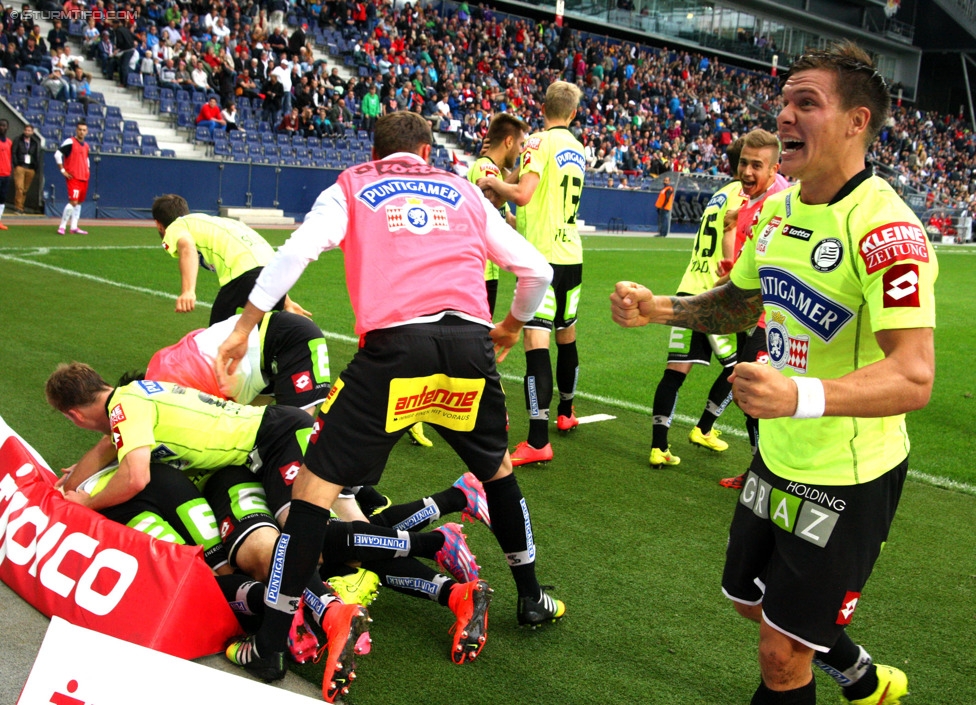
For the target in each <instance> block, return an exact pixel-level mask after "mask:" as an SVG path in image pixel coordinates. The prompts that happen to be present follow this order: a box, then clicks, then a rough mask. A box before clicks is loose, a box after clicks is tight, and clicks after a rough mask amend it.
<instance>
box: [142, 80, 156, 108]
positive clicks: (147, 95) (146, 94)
mask: <svg viewBox="0 0 976 705" xmlns="http://www.w3.org/2000/svg"><path fill="white" fill-rule="evenodd" d="M142 100H143V102H146V101H149V102H150V103H155V102H156V101H158V100H159V86H157V85H156V84H153V85H151V86H150V85H148V84H147V85H146V87H145V88H143V89H142Z"/></svg>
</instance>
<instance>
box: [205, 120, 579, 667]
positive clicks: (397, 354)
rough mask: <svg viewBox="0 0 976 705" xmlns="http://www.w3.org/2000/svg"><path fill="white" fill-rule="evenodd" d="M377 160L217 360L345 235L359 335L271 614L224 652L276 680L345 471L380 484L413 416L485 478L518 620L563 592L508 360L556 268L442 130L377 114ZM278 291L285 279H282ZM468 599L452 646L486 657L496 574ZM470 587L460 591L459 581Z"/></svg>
mask: <svg viewBox="0 0 976 705" xmlns="http://www.w3.org/2000/svg"><path fill="white" fill-rule="evenodd" d="M374 137H375V143H374V147H373V154H374V158H375V159H376V160H375V161H371V162H368V163H366V164H360V165H358V166H354V167H351V168H350V169H347V170H346V171H344V172H343V173H342V174H341V175H340V176H339V180H338V182H337V183H336V184H335V185H334V186H332V187H330V188H328V189H326V190H325V191H324V192H323V193H322V194H321V195H320V196H319V198H318V199H317V200H316V202H315V205H314V206H313V207H312V211H311V212H310V213H309V214H308V216H307V217H306V219H305V222H304V224H303V225H302V226H301V227H300V228H299V229H298V230H297V231H296V232H295V233H294V234H293V235H292V237H291V238H290V239H289V240H288V242H286V243H285V244H284V245H283V246H282V247H281V248H280V249H279V250H278V252H277V254H276V255H275V258H274V259H273V260H272V261H271V263H270V264H268V265H267V266H266V267H265V269H264V271H263V272H262V273H261V276H260V277H259V278H258V280H257V283H256V284H255V287H254V291H252V292H251V296H250V299H249V302H248V305H247V307H246V308H245V310H244V313H243V314H242V316H241V319H240V320H239V321H238V323H237V325H236V327H235V329H234V331H233V332H232V333H231V335H230V336H229V337H228V339H227V341H226V342H225V343H224V344H223V345H222V346H221V347H220V350H219V352H218V357H217V374H218V376H220V375H224V374H233V372H234V368H235V367H236V364H237V362H238V361H239V360H240V359H241V358H242V357H243V356H244V355H245V354H246V352H247V339H248V335H249V333H250V331H251V329H252V328H253V327H254V326H255V325H256V324H257V323H258V322H259V321H260V320H261V318H262V316H263V311H265V310H267V309H268V308H269V304H271V303H273V301H276V300H277V299H278V298H280V296H281V295H282V294H284V293H285V292H287V291H288V290H289V289H290V288H291V286H292V285H293V284H294V283H295V281H296V280H297V279H298V277H299V276H300V275H301V273H302V271H303V270H304V268H305V266H306V265H307V264H308V263H309V262H310V261H312V260H314V259H316V258H317V257H318V256H319V254H321V253H322V252H323V251H325V250H329V249H333V248H335V247H341V248H342V250H343V252H344V254H345V267H346V282H347V286H348V290H349V298H350V300H351V302H352V306H353V311H354V313H355V315H356V332H357V333H358V334H359V335H360V336H361V339H362V343H363V344H362V347H361V348H360V349H359V351H358V352H357V353H356V356H355V357H354V358H353V360H352V362H350V364H349V366H348V367H347V368H346V369H345V370H344V371H343V372H342V374H341V375H340V376H339V378H338V379H336V380H335V383H334V384H333V387H332V390H331V392H330V394H329V396H328V398H326V400H325V402H324V403H323V404H322V408H321V411H320V413H319V417H318V425H319V428H320V430H319V433H318V434H317V435H316V436H313V438H312V439H311V442H310V445H309V447H308V451H307V453H306V455H305V464H304V465H303V466H302V467H301V469H300V470H299V474H298V477H297V479H296V481H295V484H294V487H293V493H292V505H291V513H290V515H289V517H288V522H287V523H286V525H285V528H284V530H283V533H282V537H281V540H280V541H279V543H278V546H277V548H276V550H275V560H274V562H273V565H272V568H271V570H272V573H273V576H272V582H276V583H277V584H279V585H280V589H279V590H277V591H276V594H275V595H274V596H272V595H271V594H270V593H269V596H268V597H267V598H266V603H267V605H268V607H269V610H268V615H267V617H266V618H265V621H264V623H263V624H262V627H261V630H260V631H259V632H258V633H257V634H256V635H255V636H254V637H249V638H248V639H246V640H243V641H241V642H238V643H236V644H235V645H232V647H231V648H230V649H229V650H228V657H229V658H231V660H232V661H234V662H235V663H238V664H239V665H242V666H244V667H245V668H247V669H248V670H250V671H251V672H252V673H256V674H258V675H260V676H262V677H264V678H266V679H269V680H273V679H276V678H280V677H282V676H283V675H284V669H283V667H280V668H279V667H278V666H277V665H276V664H278V663H280V659H279V658H278V656H277V654H280V653H281V652H283V651H284V650H285V643H286V637H287V633H288V627H289V625H290V624H291V620H292V614H293V613H294V612H295V610H296V609H297V606H298V596H300V595H301V591H302V586H303V585H304V583H305V582H307V579H308V576H309V575H311V574H312V572H314V570H315V564H316V560H317V557H318V551H319V548H320V547H321V546H322V537H323V535H324V532H325V527H326V525H327V524H328V521H329V508H330V507H331V506H332V504H333V502H335V500H336V497H337V496H338V494H339V492H340V490H341V489H342V487H343V485H348V486H354V485H363V484H375V483H376V482H377V481H378V480H379V479H380V476H381V474H382V472H383V468H384V465H385V464H386V460H387V458H388V456H389V453H390V451H391V449H392V447H393V445H394V444H395V443H396V441H397V440H398V439H399V438H400V437H401V436H402V435H403V434H404V433H405V432H406V430H407V428H408V427H410V426H411V425H412V424H414V423H416V422H418V421H423V422H427V423H430V424H433V425H434V426H435V427H436V428H437V430H438V432H439V433H440V434H441V436H443V437H444V439H445V440H446V441H447V442H448V444H449V445H450V446H451V447H452V448H453V449H454V450H455V452H457V453H458V455H459V456H460V457H461V458H462V460H463V461H464V462H465V464H466V465H467V466H468V468H469V470H470V471H471V472H473V473H474V474H475V476H477V477H478V479H480V480H482V481H483V482H484V488H485V495H486V497H487V501H488V509H489V511H490V513H491V517H492V530H493V531H494V534H495V538H496V540H497V541H498V543H499V545H500V546H501V548H502V551H503V552H504V553H505V557H506V559H507V561H508V563H509V566H510V569H511V572H512V576H513V577H514V579H515V583H516V587H517V591H518V595H519V601H518V621H519V622H520V623H521V624H527V625H530V626H537V625H540V624H542V623H545V622H550V621H555V620H556V619H558V618H560V617H562V615H563V614H564V612H565V605H563V603H562V602H560V601H559V600H554V599H553V598H552V597H550V596H549V595H548V594H546V593H545V592H544V591H543V590H542V588H541V587H540V585H539V582H538V580H537V578H536V574H535V558H536V549H535V545H534V543H533V540H532V528H531V521H530V519H529V512H528V508H527V505H526V502H525V499H524V498H523V496H522V492H521V490H520V489H519V486H518V482H517V481H516V479H515V475H514V474H513V472H512V464H511V458H510V456H509V453H508V449H507V446H508V433H507V431H506V412H505V398H504V393H503V392H502V388H501V383H500V379H499V375H498V372H497V370H496V369H495V352H498V359H499V361H500V360H502V359H504V357H505V354H506V353H507V352H508V350H509V349H510V348H511V347H512V346H513V345H515V343H516V342H518V339H519V336H520V333H521V329H522V326H523V325H524V323H525V321H528V320H530V319H531V318H532V316H533V314H534V313H535V311H536V310H537V309H538V307H539V305H540V303H541V302H542V299H543V297H544V296H545V293H546V289H547V287H548V285H549V282H550V280H551V277H552V269H551V267H550V266H549V265H548V263H546V261H545V259H544V258H543V256H542V255H541V254H539V253H538V251H536V249H535V248H534V247H532V245H530V244H529V243H528V242H526V241H525V240H524V239H523V238H522V237H520V236H519V235H518V233H516V232H515V231H514V230H512V229H511V228H510V227H509V226H508V225H507V224H506V223H505V221H504V220H503V219H502V217H501V216H500V215H499V214H498V210H497V209H496V208H495V207H494V206H493V205H492V204H491V203H490V202H489V201H488V200H487V199H486V198H485V197H484V196H483V195H482V193H481V192H480V191H479V190H478V189H477V188H476V187H475V186H474V185H472V184H470V183H469V182H468V181H466V180H465V179H462V178H460V177H457V176H454V175H452V174H448V173H446V172H444V171H441V170H439V169H435V168H433V167H431V166H429V165H428V163H427V160H428V158H429V156H430V151H431V145H432V143H433V137H432V135H431V132H430V127H429V125H428V123H427V122H426V121H425V120H424V119H423V118H421V117H420V116H419V115H416V114H414V113H410V112H397V113H391V114H389V115H386V116H384V117H382V118H380V119H379V120H378V121H377V123H376V128H375V133H374ZM487 259H491V261H493V262H496V263H497V264H498V265H499V266H500V267H502V268H503V269H506V270H507V271H510V272H513V273H514V274H515V275H516V276H517V277H518V283H517V288H516V292H515V297H514V299H513V302H512V306H511V309H510V311H509V313H508V315H507V316H506V317H505V320H504V321H502V322H501V323H499V324H498V325H495V326H492V324H491V322H490V319H489V314H488V304H487V301H486V297H485V295H484V288H483V287H484V284H483V282H484V272H485V262H486V260H487ZM279 292H280V293H279ZM457 589H459V590H464V591H465V592H464V593H463V594H464V595H466V596H467V597H465V600H466V601H467V604H468V605H470V609H469V611H468V612H467V613H465V614H466V616H462V614H460V613H459V616H458V624H457V627H458V634H459V640H456V642H455V647H454V648H455V650H456V652H459V653H464V654H466V655H467V659H465V658H461V659H460V660H458V659H455V662H457V663H462V662H464V661H465V660H470V659H473V658H475V657H476V656H477V655H478V653H479V652H480V650H481V647H482V646H483V644H484V637H485V630H486V628H487V608H488V601H489V599H490V590H489V589H488V587H487V584H485V583H483V581H474V582H471V583H468V584H466V585H459V586H458V588H457ZM461 594H462V593H459V596H460V595H461Z"/></svg>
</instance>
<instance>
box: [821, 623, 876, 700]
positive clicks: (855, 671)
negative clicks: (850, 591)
mask: <svg viewBox="0 0 976 705" xmlns="http://www.w3.org/2000/svg"><path fill="white" fill-rule="evenodd" d="M813 662H814V664H816V665H817V666H818V667H819V668H820V669H821V670H822V671H823V672H824V673H826V674H827V675H828V676H830V677H831V678H833V679H834V680H835V681H836V682H837V685H839V686H840V687H841V688H843V689H844V697H846V698H847V699H848V700H860V699H861V698H866V697H868V696H869V695H871V694H872V693H874V691H875V690H877V689H878V669H877V668H875V666H874V663H873V661H872V660H871V654H869V653H868V652H867V651H865V650H864V647H863V646H860V645H858V644H855V643H854V640H853V639H851V637H850V636H848V634H847V632H846V631H844V632H841V635H840V638H839V639H837V641H836V642H835V643H834V645H833V646H832V647H831V649H830V651H828V652H827V653H825V654H817V658H816V659H814V661H813Z"/></svg>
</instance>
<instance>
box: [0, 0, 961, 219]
mask: <svg viewBox="0 0 976 705" xmlns="http://www.w3.org/2000/svg"><path fill="white" fill-rule="evenodd" d="M48 1H49V2H52V3H53V1H54V0H48ZM438 7H445V8H447V9H446V10H445V13H444V14H442V13H441V12H440V11H439V10H438V9H436V8H435V7H424V6H423V5H422V4H411V3H404V2H402V1H401V0H396V2H393V1H391V0H385V1H383V2H370V1H369V0H326V1H325V2H306V1H305V0H300V1H299V2H298V3H297V4H290V3H287V2H286V1H285V0H262V1H261V2H255V1H254V0H227V1H221V0H215V1H214V2H206V0H202V1H201V2H197V3H184V4H182V5H181V4H177V3H175V2H168V3H157V2H147V1H146V0H129V2H120V3H112V2H110V1H106V0H96V2H95V5H94V6H93V7H92V8H91V10H92V13H91V16H89V17H86V18H85V19H84V21H76V22H72V23H69V24H70V27H69V28H66V27H64V26H62V25H59V24H58V23H56V25H55V28H54V29H52V30H50V31H49V32H48V33H47V35H46V36H42V32H41V31H40V29H39V27H36V26H35V25H34V23H33V22H32V21H31V20H30V19H29V18H27V17H25V16H24V15H23V14H22V13H19V12H17V11H16V10H14V9H13V8H6V9H4V11H3V13H2V19H3V25H4V32H3V36H2V38H0V42H2V43H4V44H5V45H6V46H5V47H4V51H3V60H2V69H3V70H5V71H6V72H7V73H8V75H15V74H16V73H17V72H19V71H30V72H31V73H32V74H33V75H34V78H35V79H36V81H37V82H42V81H44V80H48V81H49V85H50V86H51V87H50V93H51V97H57V98H61V99H68V100H76V99H84V96H85V95H86V91H90V88H88V89H86V88H84V87H82V84H83V83H84V84H86V83H87V82H86V81H85V80H84V79H85V76H84V72H83V71H76V70H75V69H74V56H73V53H72V46H71V44H70V42H69V41H68V40H69V34H70V36H71V37H74V38H76V39H77V40H78V41H79V42H80V43H81V48H80V50H81V51H83V52H84V53H85V55H86V56H89V57H90V58H93V59H96V60H97V61H98V62H99V65H100V66H101V68H102V72H103V74H104V75H106V76H107V77H109V78H113V77H114V78H116V79H117V80H118V81H119V83H120V84H121V85H133V84H135V85H141V81H133V80H132V79H130V78H129V76H130V74H137V75H138V76H139V77H140V78H141V77H143V76H152V77H153V81H154V82H155V83H157V84H158V85H159V86H160V87H162V88H168V89H172V90H174V91H184V92H187V93H189V94H191V95H194V96H195V101H196V105H197V106H199V105H202V104H205V103H206V100H205V96H209V95H211V94H213V95H216V96H217V97H218V101H219V106H220V107H221V108H222V109H223V117H225V118H226V117H227V112H228V110H227V108H228V106H229V105H230V104H232V103H235V102H236V103H240V102H241V101H240V99H242V98H246V99H249V100H248V101H246V102H245V103H244V105H245V112H249V111H248V110H247V108H249V107H251V108H253V110H254V115H253V117H254V118H255V119H258V118H260V119H261V120H263V122H264V123H267V128H268V129H270V130H273V131H274V130H277V131H288V132H293V133H296V134H302V135H305V136H317V137H324V136H338V135H343V134H345V133H346V131H347V130H352V131H353V132H355V131H356V130H362V129H365V130H369V128H370V127H371V124H372V121H374V120H375V118H376V117H377V116H379V115H382V114H385V113H386V112H389V111H393V110H414V111H417V112H419V113H421V114H422V115H424V116H425V117H427V118H428V119H429V120H430V122H431V124H432V126H433V127H434V128H435V129H437V130H440V131H444V132H450V133H454V135H455V136H456V137H457V140H458V144H459V145H460V146H461V148H463V149H465V150H467V151H468V152H471V153H475V152H477V151H478V150H479V149H480V143H481V139H482V138H483V136H484V134H485V132H486V130H487V125H488V122H489V121H490V119H491V116H492V115H494V114H495V113H496V112H499V111H512V112H516V113H518V114H519V115H520V116H521V117H523V118H524V119H526V120H527V121H528V122H529V123H530V124H531V125H532V126H533V127H540V126H541V124H542V114H541V100H542V96H543V95H544V92H545V89H546V87H547V86H548V85H549V84H550V83H551V82H552V81H553V80H556V79H565V80H569V81H574V82H576V83H578V84H579V85H580V86H581V87H582V88H583V90H584V100H583V104H582V105H581V108H580V111H579V114H578V116H577V120H576V122H575V123H574V124H573V126H572V128H571V129H572V130H573V132H574V133H575V134H576V135H577V136H578V137H579V138H580V140H581V141H582V142H583V143H584V146H585V148H586V155H587V160H588V164H589V166H590V169H591V171H593V172H595V173H596V175H597V176H596V178H595V179H594V182H595V183H605V181H606V179H607V178H609V175H611V174H615V173H616V172H625V174H623V175H626V176H629V177H630V181H631V182H634V181H635V180H636V181H637V182H638V183H639V182H640V180H641V178H646V177H650V176H654V175H658V174H661V173H664V172H666V171H677V172H687V173H700V174H715V175H720V174H727V173H728V163H727V160H726V159H725V156H724V154H725V147H726V146H727V145H728V144H730V143H731V142H732V140H734V139H735V138H736V137H737V136H738V135H740V134H743V133H744V132H746V131H748V130H750V129H752V128H754V127H758V126H764V127H771V120H772V119H773V118H774V116H775V112H776V106H777V94H778V81H777V79H776V78H773V77H770V76H766V75H762V74H758V73H755V72H750V71H746V70H743V69H739V68H736V67H732V66H728V65H725V64H723V63H720V62H719V61H718V60H717V59H715V58H714V57H708V56H705V55H702V54H696V53H692V52H688V51H683V50H676V49H668V48H663V49H662V48H652V47H648V46H642V45H638V44H634V43H628V42H624V41H619V40H617V39H612V38H607V37H601V36H595V35H590V34H587V33H584V32H579V31H572V30H569V29H561V28H560V27H558V26H557V25H556V23H555V22H552V21H545V22H538V23H536V22H534V21H532V20H528V19H524V18H519V17H514V16H510V15H503V14H501V13H498V12H496V11H494V10H491V9H489V8H487V7H486V6H484V5H480V6H470V5H469V4H468V3H466V2H461V3H460V4H458V5H456V6H451V7H450V8H448V6H447V5H438ZM62 9H64V10H65V11H66V12H68V13H71V12H72V11H75V10H79V9H85V8H83V7H82V6H80V5H78V4H76V2H75V0H67V2H65V3H64V5H63V8H62ZM79 17H80V16H79ZM68 29H70V30H71V31H70V33H69V31H68ZM316 45H318V46H319V48H320V49H322V50H324V51H326V52H328V55H329V56H328V59H326V60H323V59H321V58H319V59H316V58H315V55H314V54H313V47H315V46H316ZM76 51H77V50H76ZM319 56H322V55H321V54H320V55H319ZM335 61H339V62H341V63H343V64H345V66H347V67H348V68H349V69H350V70H351V71H352V72H353V74H354V76H353V77H352V78H349V79H348V80H347V79H344V78H343V77H342V76H341V75H340V71H339V70H338V68H337V67H336V66H335V65H334V62H335ZM56 67H57V68H60V69H61V71H60V76H59V80H60V81H61V82H62V83H61V84H58V85H55V84H54V83H53V82H51V81H52V79H50V74H51V73H53V69H54V68H56ZM76 75H77V77H76ZM262 98H263V101H262ZM293 109H297V113H294V112H293ZM234 115H235V113H234V112H233V111H230V116H231V120H230V122H235V121H236V119H235V117H234ZM247 117H252V116H251V115H250V114H248V115H247ZM226 122H227V121H226V120H224V121H223V122H221V123H220V124H221V125H225V124H226ZM262 127H264V125H262ZM871 156H872V157H873V158H875V159H876V160H877V161H878V162H879V163H880V164H883V165H886V166H888V167H890V168H891V172H890V174H889V177H890V178H891V179H892V180H893V181H895V182H896V184H898V185H901V186H907V187H911V188H913V189H916V190H919V191H922V192H926V193H928V194H929V203H930V204H932V205H936V206H940V205H941V206H950V207H968V208H970V209H973V208H976V189H974V188H971V187H970V184H971V182H972V180H973V169H974V165H976V161H974V160H976V142H974V138H973V134H972V130H971V129H970V127H969V126H968V123H967V122H965V121H964V120H962V119H960V118H958V117H952V116H942V115H937V114H934V113H923V112H919V111H916V110H914V109H907V108H899V109H896V110H895V111H894V116H893V118H892V120H891V121H890V122H889V125H888V126H887V128H886V129H885V131H884V132H883V133H882V135H881V137H880V138H879V140H878V142H877V143H875V145H874V147H873V149H872V152H871ZM619 177H620V175H618V177H617V180H618V182H619V180H620V178H619Z"/></svg>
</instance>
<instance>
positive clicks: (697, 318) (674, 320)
mask: <svg viewBox="0 0 976 705" xmlns="http://www.w3.org/2000/svg"><path fill="white" fill-rule="evenodd" d="M760 313H762V296H761V295H760V291H759V289H755V290H753V291H747V290H744V289H740V288H739V287H737V286H736V285H735V284H732V283H731V282H730V283H728V284H725V285H724V286H720V287H717V288H715V289H709V290H708V291H706V292H705V293H703V294H698V295H697V296H655V295H654V294H653V293H652V292H651V291H650V289H648V288H646V287H644V286H641V285H640V284H637V283H636V282H630V281H622V282H617V286H616V288H615V290H614V292H613V293H612V294H611V295H610V316H611V318H613V320H614V321H615V322H616V323H617V324H618V325H620V326H623V327H624V328H636V327H639V326H646V325H647V324H648V323H661V324H664V325H671V326H680V327H682V328H691V329H692V330H697V331H701V332H702V333H738V332H739V331H741V330H745V329H747V328H749V327H750V326H753V325H755V324H756V321H757V320H759V314H760Z"/></svg>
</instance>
